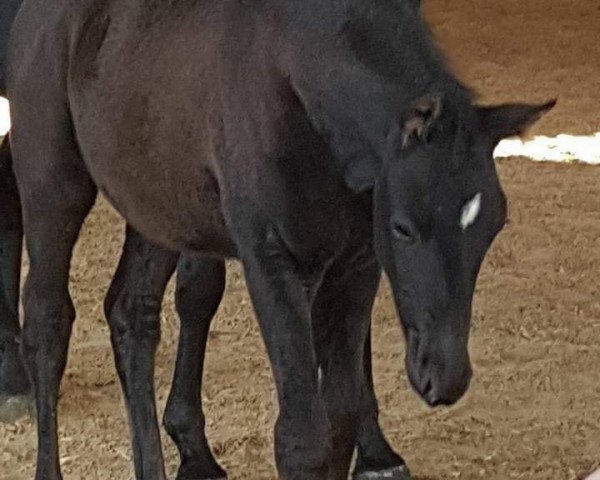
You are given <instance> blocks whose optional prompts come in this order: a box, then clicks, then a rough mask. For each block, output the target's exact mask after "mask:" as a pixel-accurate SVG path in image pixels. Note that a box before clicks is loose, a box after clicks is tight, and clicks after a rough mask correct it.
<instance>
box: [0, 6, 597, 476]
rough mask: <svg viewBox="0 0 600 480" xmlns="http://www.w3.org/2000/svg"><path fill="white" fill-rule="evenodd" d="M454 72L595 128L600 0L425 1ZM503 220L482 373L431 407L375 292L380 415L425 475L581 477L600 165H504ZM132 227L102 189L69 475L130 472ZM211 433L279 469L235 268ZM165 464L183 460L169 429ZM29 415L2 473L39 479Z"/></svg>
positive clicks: (65, 443)
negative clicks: (115, 319) (125, 374)
mask: <svg viewBox="0 0 600 480" xmlns="http://www.w3.org/2000/svg"><path fill="white" fill-rule="evenodd" d="M423 3H424V9H425V12H426V15H427V17H428V18H429V20H430V22H431V25H432V27H433V30H434V32H435V34H436V36H437V37H438V39H439V41H440V44H441V45H442V47H443V49H444V50H445V51H446V52H447V55H448V57H449V59H450V61H451V63H452V65H453V66H454V67H455V69H456V70H457V72H459V74H460V76H461V77H462V78H463V79H464V80H465V81H466V82H467V83H468V84H470V85H472V86H473V87H475V89H476V90H477V91H478V92H480V94H481V100H482V101H485V102H502V101H509V100H523V99H525V100H530V101H543V100H546V99H548V98H552V97H555V96H558V97H559V105H558V106H557V108H556V110H555V111H554V112H553V113H552V114H551V115H549V116H548V117H547V119H545V120H544V121H543V122H541V123H540V124H539V126H537V127H536V129H535V131H534V132H533V133H538V134H546V135H555V134H558V133H570V134H582V135H586V134H591V133H594V132H598V131H600V43H599V41H600V1H599V0H424V1H423ZM499 171H500V175H501V177H502V180H503V184H504V187H505V189H506V192H507V194H508V197H509V201H510V224H509V225H508V226H507V228H506V229H505V230H504V232H503V233H502V234H501V235H500V237H499V238H498V240H497V241H496V243H495V244H494V246H493V248H492V250H491V251H490V253H489V255H488V256H487V258H486V261H485V266H484V268H483V271H482V272H481V275H480V279H479V283H478V287H477V293H476V299H475V304H474V316H473V333H472V342H471V352H472V356H473V362H474V366H475V370H476V374H475V378H474V381H473V383H472V387H471V389H470V391H469V393H468V394H467V396H466V398H465V399H463V400H462V401H461V402H460V403H459V404H458V405H457V406H455V407H453V408H450V409H445V410H437V411H431V410H429V409H427V408H426V407H425V406H423V405H422V403H421V402H420V401H419V400H418V399H417V397H416V395H415V394H414V393H413V392H412V391H411V390H410V388H409V386H408V382H407V379H406V375H405V372H404V368H403V349H404V345H403V340H402V337H401V332H400V328H399V326H398V320H397V319H396V317H395V313H394V309H393V306H392V300H391V297H390V293H389V289H388V287H387V285H386V284H383V285H382V288H381V291H380V295H379V298H378V301H377V304H376V307H375V311H374V315H373V319H374V363H375V376H376V384H377V385H376V386H377V394H378V397H379V399H380V404H381V410H382V415H381V420H382V423H383V427H384V429H385V431H386V433H387V435H388V437H389V438H390V439H391V441H392V443H393V445H394V446H395V448H396V449H397V450H399V451H400V452H401V453H402V454H403V455H404V457H405V458H406V460H407V462H408V463H409V465H410V467H411V469H412V471H413V473H414V474H415V478H416V479H418V480H446V479H455V478H458V479H466V480H475V479H488V480H505V479H527V480H529V479H531V480H554V479H565V480H567V479H568V480H573V479H579V478H582V477H583V476H585V474H587V473H589V472H591V471H592V470H593V469H594V468H595V467H597V466H599V465H600V342H599V340H600V291H599V290H600V280H599V278H598V274H599V273H600V198H599V196H598V193H599V189H600V168H599V167H589V166H582V165H577V164H574V165H563V164H542V163H532V162H530V161H527V160H524V159H518V158H513V159H507V160H502V161H500V162H499ZM122 232H123V225H122V222H121V220H120V219H119V218H118V216H117V215H116V214H115V213H114V212H113V211H112V210H111V209H110V208H109V207H107V205H106V204H105V203H104V202H102V201H101V202H99V205H98V206H97V208H96V209H95V210H94V211H93V213H92V215H91V216H90V217H89V219H88V221H87V223H86V226H85V228H84V231H83V234H82V237H81V241H80V242H79V244H78V247H77V252H76V256H75V260H74V264H73V269H72V277H71V280H72V293H73V295H74V299H75V304H76V307H77V310H78V315H79V318H78V321H77V322H76V325H75V329H74V335H73V340H72V343H71V350H70V352H71V353H70V358H69V363H68V366H67V370H66V375H65V378H64V381H63V384H62V396H61V401H60V420H59V422H60V436H61V463H62V467H63V472H64V477H65V480H74V479H89V480H101V479H102V480H104V479H128V478H132V463H131V451H130V447H129V437H128V431H127V422H126V418H125V413H124V409H123V406H122V400H121V394H120V389H119V385H118V382H117V381H116V376H115V369H114V363H113V359H112V354H111V348H110V343H109V335H108V329H107V325H106V323H105V321H104V318H103V315H102V308H101V299H102V298H103V296H104V294H105V292H106V289H107V287H108V283H109V281H110V278H111V275H112V272H113V271H114V268H115V266H116V261H117V258H118V254H119V252H120V247H121V242H122ZM177 335H178V321H177V318H176V316H175V315H174V312H173V303H172V287H171V288H170V289H169V291H168V293H167V296H166V299H165V309H164V314H163V340H162V343H161V346H160V350H159V352H158V365H157V373H156V384H157V389H158V402H159V407H160V411H161V413H162V409H163V406H164V402H165V400H166V395H167V392H168V387H169V384H170V379H171V375H172V370H173V365H174V351H175V346H176V340H177ZM204 385H205V386H204V402H205V403H204V405H205V410H206V414H207V429H208V435H209V438H210V440H211V443H212V445H213V448H214V451H215V453H216V455H217V456H218V458H219V460H220V461H221V463H222V464H223V465H224V466H225V467H226V468H227V470H228V471H229V473H230V475H231V478H232V479H234V480H237V479H255V480H269V479H274V478H275V473H274V467H273V457H272V433H271V432H272V427H273V422H274V420H275V417H276V405H275V404H274V398H275V397H274V394H273V385H272V381H271V373H270V369H269V365H268V362H267V359H266V357H265V353H264V348H263V345H262V342H261V340H260V338H259V335H258V330H257V326H256V322H255V319H254V316H253V311H252V308H251V305H250V303H249V300H248V296H247V294H246V289H245V286H244V282H243V279H242V276H241V273H240V269H239V266H238V265H236V264H235V263H232V264H231V265H230V269H229V276H228V289H227V293H226V297H225V299H224V301H223V304H222V305H221V308H220V310H219V313H218V315H217V318H216V321H215V323H214V325H213V330H212V333H211V335H210V344H209V348H208V358H207V367H206V373H205V384H204ZM164 446H165V455H166V462H167V467H168V472H169V474H170V476H171V477H173V478H174V474H175V471H176V468H177V464H178V458H177V455H176V451H175V449H174V447H173V444H172V443H171V442H170V440H169V439H168V438H167V436H166V435H165V436H164ZM34 460H35V427H34V423H33V422H32V421H31V420H28V419H25V420H21V421H19V422H17V423H14V424H10V425H0V479H2V480H24V479H31V478H33V472H34Z"/></svg>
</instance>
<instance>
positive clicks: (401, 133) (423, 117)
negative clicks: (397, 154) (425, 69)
mask: <svg viewBox="0 0 600 480" xmlns="http://www.w3.org/2000/svg"><path fill="white" fill-rule="evenodd" d="M441 113H442V96H441V94H437V93H432V94H428V95H425V96H423V97H421V98H419V99H418V100H416V101H415V102H414V103H413V104H412V105H411V106H410V108H409V109H408V111H407V112H406V113H405V114H404V116H403V117H402V120H401V122H400V125H399V127H400V128H399V130H397V129H392V131H391V132H390V135H392V136H393V137H397V140H396V138H394V140H396V142H394V143H397V144H398V146H399V147H400V148H401V149H405V148H408V147H410V146H412V145H414V144H415V143H424V142H426V141H427V140H428V138H429V134H430V132H431V127H432V126H433V125H434V124H435V122H436V120H437V119H438V118H439V117H440V115H441Z"/></svg>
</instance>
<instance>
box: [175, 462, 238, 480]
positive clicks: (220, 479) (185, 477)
mask: <svg viewBox="0 0 600 480" xmlns="http://www.w3.org/2000/svg"><path fill="white" fill-rule="evenodd" d="M177 480H227V474H226V473H225V471H224V470H223V469H222V468H221V467H220V466H219V465H218V464H217V463H216V462H215V461H214V460H213V461H200V462H184V463H182V464H181V466H180V467H179V471H178V472H177Z"/></svg>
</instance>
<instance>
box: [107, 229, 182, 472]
mask: <svg viewBox="0 0 600 480" xmlns="http://www.w3.org/2000/svg"><path fill="white" fill-rule="evenodd" d="M177 257H178V255H177V254H176V253H174V252H171V251H169V250H165V249H163V248H161V247H157V246H155V245H153V244H151V243H149V242H148V241H146V240H145V239H144V238H143V237H142V236H141V235H139V234H138V233H137V232H136V231H135V230H133V229H132V228H131V227H127V233H126V238H125V246H124V247H123V253H122V255H121V260H120V262H119V266H118V267H117V272H116V274H115V277H114V279H113V282H112V284H111V286H110V289H109V291H108V294H107V296H106V301H105V304H104V308H105V313H106V316H107V318H108V323H109V326H110V331H111V340H112V344H113V351H114V355H115V363H116V366H117V371H118V373H119V378H120V380H121V386H122V389H123V394H124V397H125V403H126V406H127V412H128V416H129V423H130V430H131V435H132V446H133V457H134V464H135V475H136V478H138V479H140V480H141V479H143V480H164V479H165V471H164V465H163V456H162V448H161V444H160V433H159V429H158V421H157V418H156V403H155V397H154V359H155V353H156V347H157V345H158V341H159V339H160V308H161V302H162V298H163V294H164V291H165V287H166V285H167V282H168V281H169V278H170V277H171V275H172V274H173V271H174V270H175V265H176V263H177Z"/></svg>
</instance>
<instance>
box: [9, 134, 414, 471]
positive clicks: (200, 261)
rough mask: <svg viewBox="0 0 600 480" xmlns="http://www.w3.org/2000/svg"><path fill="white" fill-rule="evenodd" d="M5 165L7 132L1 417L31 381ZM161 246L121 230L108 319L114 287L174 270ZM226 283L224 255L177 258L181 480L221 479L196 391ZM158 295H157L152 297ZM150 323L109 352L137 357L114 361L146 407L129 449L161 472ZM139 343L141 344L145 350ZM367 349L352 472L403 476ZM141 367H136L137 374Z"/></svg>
mask: <svg viewBox="0 0 600 480" xmlns="http://www.w3.org/2000/svg"><path fill="white" fill-rule="evenodd" d="M11 166H12V158H11V153H10V148H9V142H8V138H5V139H4V141H3V142H2V144H1V145H0V246H1V247H2V250H1V251H2V252H5V257H2V258H0V269H1V277H0V409H2V410H3V411H4V412H5V413H6V415H7V418H13V416H15V415H19V414H22V413H23V412H24V411H27V410H29V409H30V408H31V406H30V395H31V387H30V382H29V381H28V377H27V374H26V372H25V367H24V365H23V362H22V360H21V355H20V352H19V344H20V338H21V331H20V325H19V321H18V287H19V285H18V279H19V277H20V275H19V273H20V255H18V252H20V251H21V238H22V226H21V218H20V211H21V206H20V201H19V195H18V191H17V188H16V185H15V179H14V175H13V173H12V169H11ZM160 252H161V250H160V249H158V248H156V247H154V246H153V245H152V244H150V243H149V242H147V241H145V240H144V238H143V237H141V236H140V235H139V234H138V233H137V232H135V231H134V230H133V229H131V228H130V227H128V228H127V230H126V239H125V246H124V249H123V254H122V257H121V260H120V262H119V266H118V272H119V276H118V278H119V280H118V281H117V280H115V282H114V283H113V284H112V288H111V290H110V293H109V295H108V296H107V298H106V302H105V307H106V316H107V318H109V319H111V325H112V324H113V323H116V322H117V321H123V320H122V319H119V315H120V312H119V310H118V309H115V310H113V309H112V308H113V306H114V305H115V303H116V297H118V295H119V292H120V290H122V289H123V288H130V287H129V286H123V282H129V283H131V284H133V285H135V284H138V283H139V282H143V281H145V280H146V279H147V278H152V276H153V275H154V274H155V272H159V273H160V272H162V271H163V269H167V270H168V269H169V268H171V269H172V268H173V262H172V260H171V261H169V262H167V264H166V265H163V261H164V256H162V255H161V254H160ZM161 278H162V277H161ZM224 288H225V264H224V262H223V260H221V259H215V258H208V257H204V256H199V255H193V254H182V255H181V256H180V257H179V260H178V262H177V286H176V292H175V306H176V310H177V313H178V315H179V318H180V320H181V329H180V336H179V345H178V348H177V361H176V365H175V373H174V376H173V384H172V388H171V393H170V394H169V399H168V402H167V406H166V409H165V414H164V418H163V423H164V425H165V428H166V430H167V432H168V433H169V435H170V436H171V437H172V439H173V441H174V442H175V444H176V445H177V447H178V450H179V452H180V456H181V466H180V469H179V473H178V476H177V478H178V479H179V480H187V479H196V480H200V479H224V478H226V473H225V471H224V470H223V468H222V467H221V466H220V465H219V464H218V462H217V461H216V460H215V458H214V456H213V454H212V452H211V450H210V447H209V444H208V441H207V439H206V435H205V430H204V425H205V421H204V415H203V413H202V396H201V390H202V387H201V385H202V371H203V361H204V353H205V349H206V343H207V341H208V331H209V329H210V324H211V320H212V318H213V316H214V314H215V312H216V310H217V308H218V306H219V303H220V301H221V298H222V296H223V291H224ZM160 300H161V299H160V298H159V297H158V294H157V296H156V301H160ZM153 321H154V325H153V327H154V330H153V335H152V337H153V338H151V339H150V340H154V342H152V341H151V342H150V344H149V345H146V343H147V342H148V338H147V337H148V336H147V335H146V334H145V332H141V333H142V334H137V335H136V334H134V335H131V337H130V338H129V343H128V344H127V345H126V346H125V347H123V346H122V347H121V348H120V349H118V350H117V346H118V345H119V343H120V342H119V340H120V337H119V336H117V335H114V336H113V340H114V341H115V351H117V352H119V354H120V355H125V356H129V357H131V356H132V355H131V353H130V352H138V353H137V355H136V356H135V357H134V358H133V362H135V363H129V362H123V361H121V362H117V367H118V368H119V371H120V378H121V379H122V380H123V389H124V391H125V392H126V396H127V399H128V402H129V403H130V405H131V408H132V409H134V411H135V412H146V413H145V414H139V417H136V418H137V421H133V422H132V425H131V426H132V428H133V429H135V434H134V435H133V439H134V449H133V453H134V460H135V464H136V471H137V472H138V473H140V472H143V471H146V470H144V468H143V467H142V465H143V464H144V461H145V459H148V458H149V459H151V460H152V462H154V463H155V465H154V467H153V468H155V471H158V472H161V473H162V472H163V471H164V469H163V465H162V451H161V448H160V438H159V433H158V425H157V421H156V411H155V400H154V394H153V388H154V386H153V372H152V370H149V371H148V370H147V369H148V368H152V366H153V365H154V353H155V348H156V344H157V343H158V337H159V333H160V332H159V329H160V321H159V316H158V313H156V315H155V317H154V319H153ZM144 348H145V349H144ZM140 349H144V350H143V352H142V351H141V350H140ZM370 349H371V343H370V336H369V337H368V338H367V343H366V346H365V355H364V357H363V361H364V362H365V376H366V378H367V381H368V382H369V383H368V389H367V390H366V391H367V392H368V394H369V395H372V397H371V405H370V406H371V410H370V412H368V413H367V414H366V415H365V416H364V418H363V420H362V425H361V428H360V430H359V431H358V435H357V461H356V467H355V472H354V478H355V479H356V480H360V479H377V478H386V479H392V480H394V479H396V480H402V479H408V478H409V473H408V469H407V467H406V465H405V463H404V460H403V459H402V457H400V456H399V455H398V454H397V453H395V452H394V451H393V450H392V448H391V447H390V446H389V443H388V442H387V440H386V439H385V436H384V435H383V432H382V431H381V428H380V426H379V423H378V416H379V412H378V405H377V400H376V398H375V394H374V390H373V378H372V369H371V350H370ZM117 358H119V357H117ZM128 369H134V370H135V371H132V373H131V377H132V379H133V380H132V381H131V382H129V383H127V381H126V379H127V378H128V377H127V375H128V374H127V372H128ZM140 370H142V371H141V373H136V372H140ZM144 370H146V371H144ZM136 375H138V376H139V381H138V380H136ZM144 382H147V383H144ZM144 387H145V388H144ZM148 392H149V393H148ZM148 412H149V413H148ZM146 469H147V467H146Z"/></svg>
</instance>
